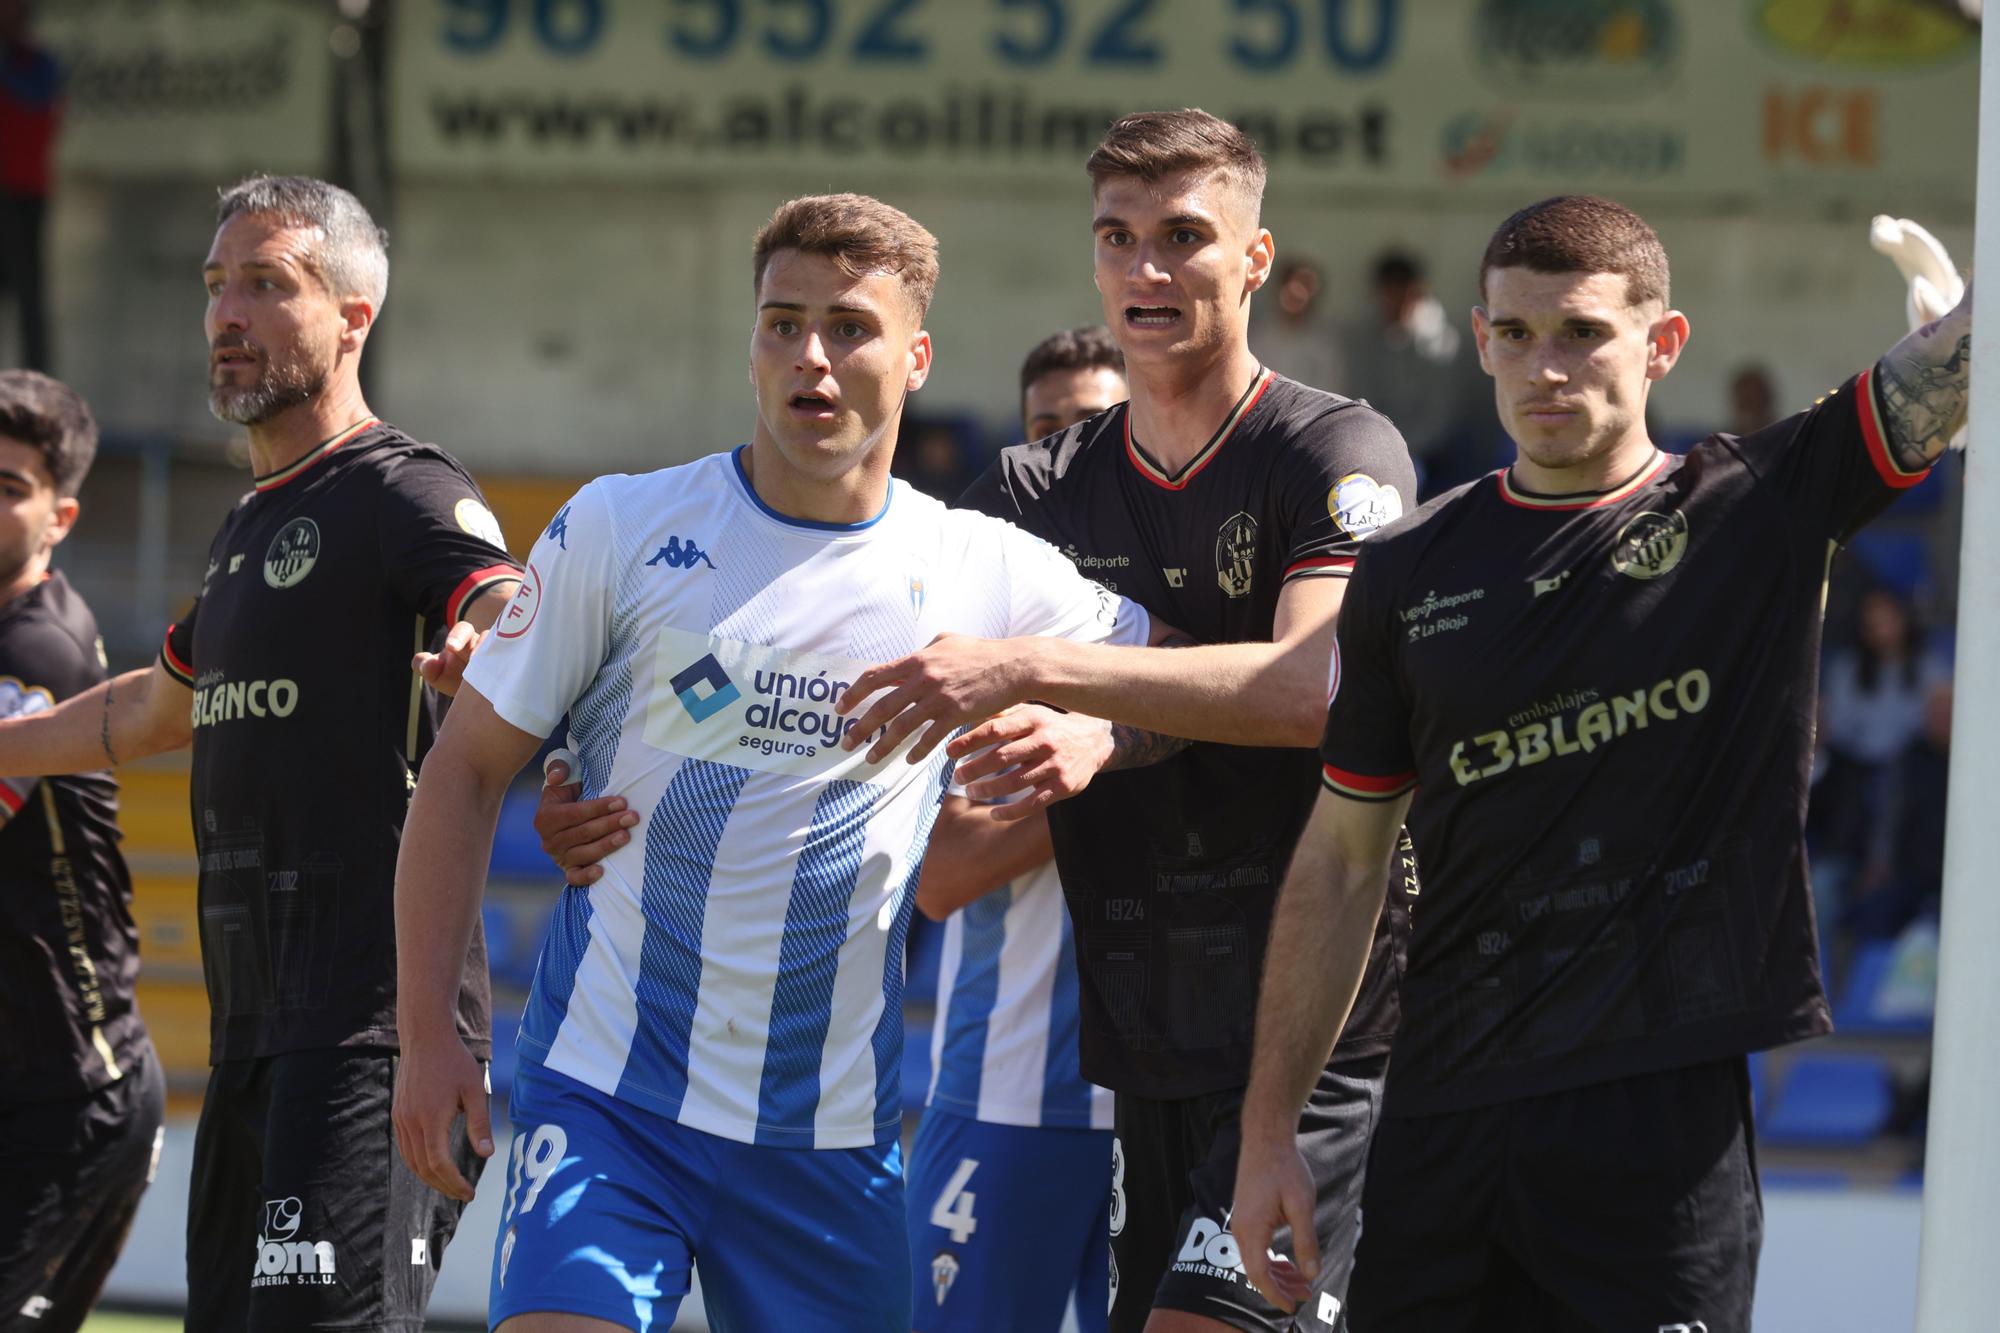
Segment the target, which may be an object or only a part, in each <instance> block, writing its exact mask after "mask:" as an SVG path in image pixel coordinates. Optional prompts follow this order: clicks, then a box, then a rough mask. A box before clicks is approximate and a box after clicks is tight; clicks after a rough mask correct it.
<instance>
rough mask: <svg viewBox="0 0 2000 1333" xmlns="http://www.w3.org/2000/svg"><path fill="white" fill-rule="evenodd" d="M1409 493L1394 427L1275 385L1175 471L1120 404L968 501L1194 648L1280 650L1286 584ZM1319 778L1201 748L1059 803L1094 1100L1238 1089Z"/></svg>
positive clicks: (1010, 456) (1106, 776)
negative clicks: (1269, 952) (1282, 901)
mask: <svg viewBox="0 0 2000 1333" xmlns="http://www.w3.org/2000/svg"><path fill="white" fill-rule="evenodd" d="M1415 494H1416V481H1415V474H1414V471H1413V469H1412V467H1411V463H1410V456H1409V451H1408V450H1407V449H1406V448H1405V446H1404V444H1403V439H1402V436H1401V435H1399V434H1398V433H1397V432H1396V428H1395V427H1394V426H1392V425H1391V424H1390V423H1389V421H1388V419H1387V418H1386V417H1384V416H1382V414H1381V413H1379V412H1377V411H1375V410H1374V409H1373V408H1371V407H1369V406H1368V405H1367V404H1365V403H1362V402H1357V401H1355V400H1353V399H1348V398H1342V397H1340V396H1338V395H1335V394H1330V393H1325V392H1322V391H1320V390H1318V389H1312V388H1308V387H1306V386H1305V385H1303V384H1299V383H1296V382H1294V381H1292V380H1288V379H1285V378H1284V377H1282V376H1279V375H1275V374H1272V373H1270V372H1268V371H1266V372H1263V373H1262V374H1260V375H1259V376H1258V378H1257V380H1256V382H1255V383H1253V384H1252V385H1251V387H1250V389H1249V390H1248V391H1247V392H1246V393H1245V394H1244V396H1243V398H1242V399H1241V400H1240V401H1239V402H1238V404H1237V405H1236V408H1235V410H1234V411H1233V412H1232V413H1231V414H1230V417H1229V419H1228V420H1227V421H1225V422H1224V423H1223V424H1222V426H1221V427H1220V428H1219V429H1218V430H1217V431H1216V433H1215V435H1214V437H1213V438H1211V439H1210V440H1209V442H1208V444H1207V445H1206V446H1205V447H1204V448H1203V449H1202V451H1201V452H1200V453H1199V454H1197V455H1196V456H1195V458H1194V459H1192V460H1191V461H1190V462H1189V463H1188V465H1187V466H1186V467H1185V468H1183V469H1181V470H1180V471H1179V472H1178V473H1177V474H1170V473H1168V472H1167V471H1165V470H1164V469H1162V468H1161V467H1159V466H1158V465H1157V464H1156V463H1155V462H1154V461H1153V460H1152V459H1151V458H1150V457H1149V456H1148V455H1147V453H1146V451H1145V448H1144V444H1143V442H1142V441H1137V440H1134V439H1133V438H1132V437H1131V418H1130V415H1129V414H1128V412H1127V411H1126V408H1125V407H1124V406H1123V405H1122V404H1121V405H1120V406H1118V407H1114V408H1112V409H1111V410H1110V411H1108V412H1104V413H1102V414H1100V415H1098V416H1095V417H1092V418H1090V419H1089V420H1088V421H1084V422H1080V423H1078V424H1077V425H1075V426H1072V427H1070V428H1069V429H1068V430H1065V431H1062V432H1060V433H1058V434H1056V435H1052V436H1050V437H1049V438H1047V439H1045V440H1040V441H1037V442H1035V443H1032V444H1024V445H1016V446H1014V447H1013V448H1010V449H1007V450H1005V451H1004V452H1003V453H1002V455H1001V457H1000V458H999V460H997V462H996V463H995V464H994V466H993V468H992V469H990V470H989V471H988V472H987V474H986V475H985V476H984V477H983V478H982V479H981V480H980V481H978V482H976V483H975V484H974V485H973V488H972V489H971V490H970V491H969V492H968V493H967V495H966V496H965V498H964V499H963V500H962V501H961V502H960V503H961V504H963V505H966V506H969V507H972V508H977V509H981V510H984V511H985V512H987V513H991V514H996V515H998V516H1000V517H1002V518H1005V519H1008V520H1009V521H1011V522H1014V523H1017V524H1019V525H1020V526H1022V527H1024V528H1026V529H1027V530H1028V531H1030V532H1033V533H1035V534H1037V535H1038V536H1040V537H1043V538H1044V539H1046V540H1047V541H1049V542H1051V543H1052V544H1054V545H1055V546H1057V547H1058V548H1060V549H1061V550H1062V551H1063V553H1064V554H1066V555H1067V556H1068V557H1069V558H1070V559H1071V560H1072V561H1073V562H1074V563H1075V564H1076V566H1077V567H1078V568H1079V569H1081V570H1082V571H1083V572H1084V573H1085V574H1087V575H1089V576H1090V577H1092V578H1094V579H1097V580H1099V581H1100V582H1102V583H1104V584H1106V585H1107V586H1110V587H1113V588H1115V589H1116V590H1117V591H1118V592H1120V593H1123V594H1124V595H1125V596H1127V597H1130V598H1132V599H1133V600H1134V601H1137V602H1139V603H1140V604H1141V605H1143V606H1145V607H1146V609H1147V610H1148V611H1150V612H1151V613H1152V614H1153V615H1155V616H1156V617H1158V618H1159V619H1160V620H1163V621H1165V622H1167V623H1168V624H1171V625H1173V626H1174V627H1175V628H1176V629H1180V630H1182V631H1184V632H1186V633H1187V634H1189V635H1190V636H1192V637H1193V638H1195V639H1196V640H1198V641H1200V642H1202V643H1241V642H1253V641H1263V642H1268V641H1270V639H1271V637H1272V627H1273V623H1274V619H1275V615H1276V611H1277V605H1278V593H1279V590H1280V589H1281V588H1282V587H1283V586H1284V584H1285V583H1286V582H1287V581H1288V580H1290V579H1298V578H1340V577H1345V576H1346V575H1347V573H1348V572H1349V570H1350V569H1351V568H1352V566H1353V563H1354V555H1355V551H1356V548H1357V545H1358V544H1359V543H1360V542H1361V541H1362V539H1363V538H1365V537H1368V536H1369V534H1371V533H1373V532H1374V531H1375V530H1376V529H1378V528H1379V527H1382V526H1383V525H1385V524H1386V523H1388V522H1389V521H1391V520H1392V519H1394V518H1396V517H1398V516H1400V515H1401V514H1402V512H1403V509H1404V506H1405V505H1407V504H1410V503H1413V497H1414V496H1415ZM1317 772H1318V768H1317V763H1316V761H1315V759H1314V756H1313V752H1312V750H1311V749H1310V748H1305V747H1301V748H1298V749H1272V748H1258V747H1250V746H1230V745H1218V744H1211V743H1207V742H1198V743H1196V744H1193V745H1190V746H1188V747H1187V749H1185V750H1183V751H1181V752H1180V753H1179V754H1177V755H1175V756H1173V757H1172V758H1170V759H1168V760H1166V761H1165V762H1163V763H1159V764H1155V765H1152V766H1149V767H1146V768H1140V769H1132V770H1127V771H1120V772H1112V773H1103V774H1100V775H1099V776H1098V777H1097V778H1096V779H1095V780H1093V781H1092V782H1091V784H1090V786H1089V787H1088V788H1086V789H1085V790H1084V791H1083V792H1082V793H1081V794H1079V795H1077V796H1075V797H1073V798H1071V799H1070V800H1067V801H1062V802H1058V803H1057V804H1056V805H1054V806H1052V807H1051V808H1050V811H1049V825H1050V831H1051V835H1052V838H1053V840H1054V843H1055V852H1056V866H1057V870H1058V872H1059V874H1060V876H1061V878H1062V884H1063V892H1064V895H1065V896H1066V897H1067V899H1068V901H1069V907H1070V914H1071V916H1072V917H1073V919H1074V921H1075V926H1076V950H1077V970H1078V974H1079V978H1080V982H1081V988H1082V1006H1081V1008H1082V1032H1081V1038H1080V1046H1081V1055H1082V1065H1083V1073H1084V1076H1085V1077H1087V1078H1088V1079H1090V1080H1091V1081H1092V1082H1093V1083H1096V1084H1099V1085H1100V1086H1104V1087H1109V1088H1113V1089H1115V1090H1117V1091H1120V1092H1125V1093H1129V1094H1133V1095H1137V1096H1143V1097H1155V1098H1171V1097H1191V1096H1198V1095H1200V1094H1202V1093H1206V1092H1213V1091H1218V1090H1220V1089H1224V1088H1230V1087H1236V1086H1240V1085H1241V1084H1243V1083H1244V1082H1245V1081H1246V1079H1247V1078H1248V1073H1249V1063H1250V1036H1251V1027H1252V1021H1253V1019H1254V1017H1255V1013H1256V1007H1257V985H1258V979H1259V978H1260V977H1261V975H1262V973H1263V966H1264V944H1265V939H1266V937H1267V936H1268V934H1269V933H1270V924H1271V910H1272V907H1273V905H1274V903H1275V901H1276V897H1277V891H1278V888H1279V885H1280V883H1281V882H1282V881H1283V879H1284V875H1285V868H1286V865H1287V864H1288V863H1289V861H1290V859H1291V854H1292V848H1293V846H1294V844H1295V843H1296V842H1297V841H1298V836H1299V833H1300V832H1301V831H1302V830H1303V829H1304V827H1305V821H1306V817H1307V815H1308V814H1309V813H1310V812H1311V810H1312V806H1313V801H1314V799H1315V795H1316V787H1317V784H1316V781H1315V779H1316V774H1317ZM1403 863H1404V864H1405V865H1407V864H1408V860H1407V858H1403ZM1404 910H1405V901H1404V898H1403V895H1402V894H1401V893H1393V894H1391V895H1390V901H1389V904H1388V905H1387V907H1386V908H1385V910H1384V912H1383V916H1382V920H1381V922H1380V924H1379V928H1378V933H1377V936H1376V940H1375V946H1374V954H1373V956H1372V958H1371V960H1370V963H1369V968H1368V973H1367V976H1366V978H1365V979H1364V981H1363V983H1362V990H1361V995H1360V998H1359V1000H1358V1001H1357V1003H1356V1008H1355V1011H1354V1016H1353V1018H1352V1019H1351V1020H1350V1021H1349V1023H1348V1025H1347V1028H1346V1030H1345V1032H1344V1033H1343V1035H1342V1038H1341V1043H1340V1047H1339V1049H1338V1050H1337V1051H1336V1053H1335V1057H1336V1058H1337V1059H1338V1058H1347V1057H1353V1056H1361V1055H1366V1054H1372V1053H1376V1052H1379V1051H1381V1050H1383V1049H1386V1048H1387V1046H1388V1042H1389V1038H1390V1035H1391V1034H1392V1033H1393V1032H1394V1031H1395V1027H1396V978H1397V973H1398V971H1399V970H1400V966H1401V964H1400V961H1399V953H1400V949H1401V938H1402V933H1403V927H1402V924H1401V923H1402V921H1403V914H1404Z"/></svg>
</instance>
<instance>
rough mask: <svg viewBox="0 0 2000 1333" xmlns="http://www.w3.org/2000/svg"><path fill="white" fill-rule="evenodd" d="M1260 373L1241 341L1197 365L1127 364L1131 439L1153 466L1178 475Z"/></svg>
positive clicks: (1194, 362) (1178, 362)
mask: <svg viewBox="0 0 2000 1333" xmlns="http://www.w3.org/2000/svg"><path fill="white" fill-rule="evenodd" d="M1262 369H1263V367H1261V366H1260V365H1258V363H1257V358H1256V356H1255V355H1254V354H1253V353H1252V352H1251V351H1250V345H1249V344H1248V343H1247V342H1242V341H1238V342H1237V343H1236V344H1234V345H1233V346H1231V347H1228V348H1226V349H1224V350H1223V352H1222V353H1221V354H1220V355H1218V356H1215V357H1211V358H1204V359H1202V360H1199V361H1197V360H1193V359H1177V360H1174V361H1171V362H1161V363H1158V364H1154V365H1132V364H1130V363H1128V364H1127V366H1126V374H1127V377H1128V382H1129V383H1130V384H1131V386H1132V406H1131V409H1130V410H1131V413H1132V438H1133V439H1134V440H1136V441H1137V442H1138V443H1139V444H1140V445H1141V446H1143V447H1144V448H1145V450H1146V453H1147V454H1148V455H1149V456H1150V457H1151V458H1152V460H1153V461H1154V462H1155V463H1158V464H1159V465H1160V466H1161V467H1163V468H1165V469H1166V470H1167V471H1169V472H1174V471H1177V470H1178V469H1180V468H1181V467H1183V466H1185V465H1186V464H1187V463H1188V462H1189V461H1190V460H1192V459H1193V458H1194V456H1195V455H1196V454H1198V453H1200V452H1201V451H1202V448H1203V447H1204V446H1205V445H1207V443H1208V442H1209V440H1211V439H1213V438H1214V436H1215V432H1216V429H1217V428H1218V427H1220V426H1221V425H1222V423H1223V422H1224V421H1226V420H1228V418H1229V414H1230V412H1231V411H1233V410H1234V409H1235V407H1236V403H1237V401H1238V400H1239V399H1241V398H1242V397H1243V394H1244V391H1245V390H1247V389H1248V388H1249V387H1250V385H1251V384H1252V382H1254V381H1255V380H1256V378H1257V376H1258V374H1259V373H1260V372H1261V371H1262Z"/></svg>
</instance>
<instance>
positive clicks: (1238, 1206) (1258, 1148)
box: [1229, 1134, 1319, 1310]
mask: <svg viewBox="0 0 2000 1333" xmlns="http://www.w3.org/2000/svg"><path fill="white" fill-rule="evenodd" d="M1314 1198H1315V1193H1314V1189H1313V1180H1312V1172H1311V1171H1309V1170H1308V1169H1307V1167H1306V1159H1305V1158H1304V1157H1303V1156H1302V1155H1300V1153H1299V1147H1298V1141H1297V1140H1296V1139H1295V1138H1293V1137H1292V1136H1291V1135H1289V1134H1287V1135H1284V1136H1282V1137H1279V1138H1273V1139H1269V1140H1264V1139H1260V1138H1257V1137H1252V1136H1251V1135H1249V1134H1246V1135H1245V1136H1244V1139H1243V1150H1242V1154H1241V1155H1240V1157H1239V1158H1238V1159H1237V1164H1236V1199H1235V1202H1234V1204H1233V1206H1232V1207H1231V1209H1230V1212H1229V1230H1230V1232H1231V1233H1232V1234H1233V1235H1234V1236H1235V1237H1236V1249H1237V1253H1238V1254H1239V1255H1241V1256H1242V1259H1243V1275H1244V1277H1246V1278H1248V1279H1249V1280H1250V1285H1251V1286H1253V1287H1255V1288H1256V1289H1257V1290H1258V1291H1260V1292H1262V1293H1263V1294H1264V1297H1265V1299H1267V1300H1270V1301H1272V1302H1274V1303H1276V1304H1277V1305H1279V1306H1281V1307H1283V1308H1284V1309H1287V1310H1292V1309H1296V1308H1297V1307H1298V1304H1299V1302H1300V1301H1303V1300H1305V1299H1307V1298H1308V1297H1310V1296H1311V1295H1312V1289H1313V1281H1314V1280H1315V1279H1316V1278H1318V1276H1319V1233H1318V1232H1317V1231H1315V1230H1314V1229H1313V1228H1314V1222H1313V1200H1314ZM1282 1227H1290V1228H1291V1233H1292V1252H1293V1254H1294V1256H1296V1259H1295V1260H1294V1259H1291V1258H1286V1257H1285V1256H1283V1255H1278V1254H1273V1253H1272V1252H1271V1249H1272V1241H1273V1240H1274V1239H1275V1238H1276V1237H1277V1234H1278V1231H1279V1229H1280V1228H1282Z"/></svg>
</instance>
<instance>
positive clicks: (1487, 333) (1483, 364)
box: [1472, 305, 1493, 375]
mask: <svg viewBox="0 0 2000 1333" xmlns="http://www.w3.org/2000/svg"><path fill="white" fill-rule="evenodd" d="M1492 337H1493V316H1491V315H1489V314H1487V313H1486V307H1485V306H1483V305H1476V306H1474V307H1472V345H1473V346H1474V347H1477V348H1478V349H1479V368H1480V369H1481V370H1483V371H1485V372H1486V373H1487V374H1489V375H1491V374H1492V373H1493V363H1492V362H1490V361H1488V360H1487V359H1486V344H1487V342H1488V341H1489V340H1491V338H1492Z"/></svg>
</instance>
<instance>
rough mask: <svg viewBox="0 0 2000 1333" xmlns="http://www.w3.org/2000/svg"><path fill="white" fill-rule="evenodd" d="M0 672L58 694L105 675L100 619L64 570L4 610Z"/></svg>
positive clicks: (1, 625) (26, 685)
mask: <svg viewBox="0 0 2000 1333" xmlns="http://www.w3.org/2000/svg"><path fill="white" fill-rule="evenodd" d="M0 676H5V677H9V678H13V679H15V680H16V681H17V683H18V682H25V683H26V684H25V687H26V688H32V687H35V686H45V687H48V688H50V689H54V690H55V691H56V692H57V694H58V696H64V695H67V694H69V693H73V692H74V691H75V690H77V689H79V688H84V687H85V686H86V685H87V684H93V683H95V682H96V681H98V680H101V679H103V677H104V664H103V661H102V659H101V656H100V650H99V647H98V638H97V621H96V619H95V618H94V617H93V616H92V615H91V614H90V608H89V607H88V606H86V605H85V604H84V602H83V599H82V598H81V597H80V596H78V595H77V593H76V590H75V589H73V588H71V587H70V586H69V584H68V582H67V581H66V580H64V579H63V577H62V575H61V574H55V575H52V576H51V577H50V578H49V579H48V580H47V581H45V582H43V583H41V584H40V585H38V586H36V587H34V588H31V589H29V590H28V591H27V592H25V593H22V594H21V595H20V596H19V597H18V598H16V599H14V601H13V602H11V603H9V604H8V606H7V607H6V614H5V615H0Z"/></svg>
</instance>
